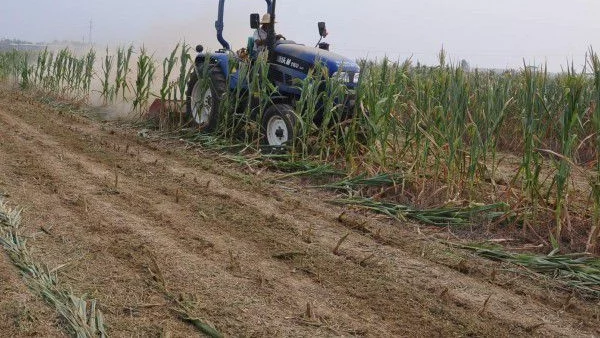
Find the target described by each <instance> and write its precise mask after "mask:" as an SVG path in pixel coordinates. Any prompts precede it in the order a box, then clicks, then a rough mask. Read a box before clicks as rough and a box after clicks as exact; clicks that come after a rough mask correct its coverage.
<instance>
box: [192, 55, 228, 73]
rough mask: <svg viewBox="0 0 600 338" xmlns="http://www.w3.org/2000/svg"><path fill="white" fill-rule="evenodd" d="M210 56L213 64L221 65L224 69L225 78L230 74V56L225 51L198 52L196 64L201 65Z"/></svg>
mask: <svg viewBox="0 0 600 338" xmlns="http://www.w3.org/2000/svg"><path fill="white" fill-rule="evenodd" d="M207 58H210V64H211V65H219V67H221V70H222V71H223V75H224V76H225V78H227V77H228V76H229V56H228V55H227V54H225V53H213V54H204V53H203V54H198V55H196V59H195V64H196V67H201V66H202V65H204V62H206V59H207Z"/></svg>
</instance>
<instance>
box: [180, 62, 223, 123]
mask: <svg viewBox="0 0 600 338" xmlns="http://www.w3.org/2000/svg"><path fill="white" fill-rule="evenodd" d="M204 80H205V81H204ZM225 86H226V80H225V76H224V75H223V72H222V71H221V67H219V66H216V65H212V66H210V68H209V69H208V74H207V76H206V78H200V77H199V76H198V73H197V72H196V71H194V72H192V74H191V75H190V81H189V82H188V87H187V92H186V96H187V98H186V109H185V110H186V116H187V119H188V120H190V121H191V122H192V124H194V125H196V126H198V127H199V128H201V129H202V130H203V131H206V132H212V131H214V130H215V129H216V128H217V123H218V122H219V104H220V103H221V98H222V96H223V93H225V89H226V88H225Z"/></svg>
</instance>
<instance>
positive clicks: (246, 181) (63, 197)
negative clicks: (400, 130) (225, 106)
mask: <svg viewBox="0 0 600 338" xmlns="http://www.w3.org/2000/svg"><path fill="white" fill-rule="evenodd" d="M2 100H3V101H4V102H5V103H6V102H7V101H8V102H10V106H6V105H5V104H2ZM0 104H2V106H4V107H5V108H2V110H0V125H2V126H3V127H2V134H0V156H2V157H0V158H6V159H7V161H6V162H7V163H3V164H0V169H2V170H3V171H5V173H4V175H3V176H0V179H2V180H3V182H2V181H0V188H2V189H4V188H3V186H6V187H7V188H8V190H11V191H10V193H11V195H13V197H14V199H15V202H16V203H21V204H23V203H24V204H25V205H26V206H28V209H29V211H27V220H28V221H30V222H29V223H30V224H32V225H33V226H44V227H45V228H44V229H46V230H48V231H47V233H49V234H50V235H48V234H47V233H46V232H44V233H42V234H38V235H36V236H37V237H35V238H36V239H34V240H33V241H31V245H32V246H33V248H34V249H35V250H36V252H37V253H38V255H39V256H40V257H41V258H42V259H44V260H45V261H47V262H49V265H50V266H58V265H59V264H63V263H65V261H66V262H69V265H68V266H66V267H65V268H63V270H61V271H62V272H61V276H63V277H64V278H67V279H69V283H72V285H73V287H74V289H76V290H78V291H81V292H82V293H84V292H87V293H89V294H90V295H93V297H94V298H97V299H98V300H99V301H100V302H101V304H104V306H105V307H106V310H107V311H106V312H107V321H108V322H109V325H110V328H111V330H113V334H114V335H117V336H118V335H131V334H138V335H140V334H141V335H154V334H163V333H165V332H169V333H172V334H175V335H188V334H190V333H192V332H194V329H193V328H192V327H190V326H188V325H186V324H184V323H182V322H181V321H179V320H178V319H177V318H176V316H175V314H174V313H173V312H172V311H170V310H169V307H170V306H172V305H173V304H172V303H170V301H169V300H168V298H167V297H165V295H164V293H163V292H161V290H160V287H158V284H160V281H158V282H157V279H161V278H164V281H165V284H166V286H167V289H168V290H169V291H170V292H171V293H172V294H174V295H178V297H180V298H181V301H184V302H186V304H190V305H193V308H194V313H195V314H196V315H197V316H200V317H203V318H206V319H208V320H209V322H211V323H214V324H215V325H216V326H217V327H218V328H220V329H221V330H223V331H224V332H226V333H229V334H231V335H235V336H238V335H260V336H290V335H292V336H315V335H320V336H322V335H367V336H398V335H402V336H431V335H444V336H448V335H478V336H481V335H482V336H509V335H527V334H539V335H573V334H575V335H584V334H586V333H589V331H588V330H587V329H586V324H583V325H582V324H581V323H580V319H579V318H577V317H570V316H565V315H564V313H563V314H561V315H559V314H557V313H556V311H554V310H552V309H550V308H546V307H545V305H544V304H542V303H540V302H538V301H534V300H529V299H528V297H527V296H524V295H518V294H515V293H512V292H510V290H508V289H504V288H501V287H498V286H496V285H494V284H493V283H490V282H489V281H487V280H482V279H479V278H478V277H476V276H469V275H465V274H463V273H461V272H458V271H455V270H453V269H451V268H448V267H446V266H442V265H439V264H435V263H432V262H431V261H429V260H427V259H423V258H420V257H415V255H414V254H413V253H412V252H410V251H409V252H407V251H404V250H402V247H401V246H400V245H398V244H393V243H397V242H395V241H391V242H389V243H392V245H385V244H382V241H378V240H377V239H376V238H374V236H373V235H372V234H370V233H365V232H362V231H358V230H356V229H352V228H348V227H345V226H344V225H343V224H342V223H340V222H339V221H338V216H339V215H340V213H341V212H342V209H340V208H338V207H333V206H329V205H327V204H324V203H323V202H322V201H320V200H319V198H320V197H321V196H320V195H317V196H312V194H307V193H306V192H304V191H302V189H301V188H299V187H298V188H297V189H299V190H298V191H299V193H298V194H294V193H293V192H289V191H284V190H281V189H278V187H277V186H275V185H270V184H268V183H264V182H261V178H260V177H258V178H254V177H252V176H248V175H243V174H236V173H235V172H234V171H233V169H230V168H227V167H224V166H223V165H221V164H218V163H216V162H213V161H212V160H210V158H209V156H211V155H210V154H204V153H202V152H200V153H196V152H192V151H184V150H182V149H181V147H179V146H175V145H173V146H164V145H158V146H156V147H155V146H153V145H152V144H149V143H147V142H146V141H140V140H139V139H136V137H135V136H132V135H130V134H129V133H128V132H126V131H120V130H117V131H116V132H115V131H114V130H111V128H113V127H109V128H106V127H105V126H102V125H100V124H97V123H95V122H93V121H91V120H88V119H82V118H80V117H73V116H72V115H70V114H63V115H59V114H57V113H56V112H54V111H52V110H50V109H48V108H45V107H44V106H42V105H39V104H37V103H29V102H24V101H22V100H13V99H7V98H6V97H4V98H2V99H1V100H0ZM32 107H36V108H37V109H41V111H38V112H35V113H32V112H31V109H32ZM115 128H116V127H115ZM165 148H166V149H165ZM203 156H204V157H203ZM206 156H208V157H206ZM26 223H27V222H26ZM48 225H52V227H50V228H49V229H48ZM32 231H33V232H39V231H37V230H32ZM348 232H350V233H351V235H350V236H349V237H348V239H347V240H346V241H345V242H344V243H342V245H341V246H340V248H339V250H338V252H337V253H335V254H334V253H333V252H332V251H333V248H334V247H335V246H336V244H337V242H338V240H339V239H340V238H341V237H342V236H344V235H345V234H346V233H348ZM407 233H408V232H407ZM412 236H415V239H414V240H417V241H418V240H421V239H417V238H416V235H412ZM156 265H157V266H158V269H159V271H155V270H157V268H156ZM159 275H160V278H159ZM540 323H542V325H539V324H540Z"/></svg>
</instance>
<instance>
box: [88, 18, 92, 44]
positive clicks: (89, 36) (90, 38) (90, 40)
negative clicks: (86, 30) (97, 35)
mask: <svg viewBox="0 0 600 338" xmlns="http://www.w3.org/2000/svg"><path fill="white" fill-rule="evenodd" d="M92 27H93V23H92V19H90V34H89V35H88V39H89V43H90V46H92Z"/></svg>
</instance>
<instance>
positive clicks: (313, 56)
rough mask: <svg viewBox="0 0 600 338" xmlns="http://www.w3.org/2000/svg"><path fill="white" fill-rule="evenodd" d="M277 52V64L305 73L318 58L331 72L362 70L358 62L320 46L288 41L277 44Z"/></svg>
mask: <svg viewBox="0 0 600 338" xmlns="http://www.w3.org/2000/svg"><path fill="white" fill-rule="evenodd" d="M275 52H276V53H277V55H276V57H275V62H276V63H277V64H280V65H282V66H286V67H291V68H293V69H296V70H299V71H302V72H304V73H306V72H308V69H309V68H310V67H312V65H314V64H315V62H316V60H321V61H322V62H323V63H324V64H325V65H326V66H327V68H328V69H329V71H330V73H331V74H333V73H335V72H337V71H339V70H344V71H349V72H359V71H360V67H359V66H358V64H356V62H354V61H352V60H350V59H348V58H346V57H344V56H341V55H339V54H336V53H332V52H330V51H326V50H323V49H319V48H314V47H307V46H303V45H297V44H293V43H286V44H279V45H277V46H275ZM290 55H294V56H293V57H292V56H290ZM331 74H330V75H331Z"/></svg>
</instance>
